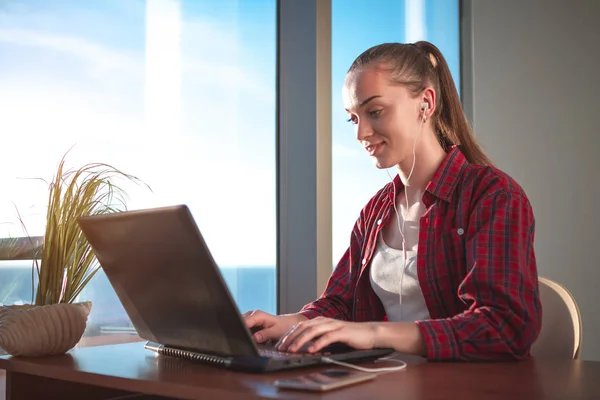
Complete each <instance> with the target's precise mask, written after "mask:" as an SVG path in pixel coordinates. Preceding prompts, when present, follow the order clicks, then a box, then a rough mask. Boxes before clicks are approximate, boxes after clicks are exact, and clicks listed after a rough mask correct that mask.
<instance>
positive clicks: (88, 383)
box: [0, 342, 600, 400]
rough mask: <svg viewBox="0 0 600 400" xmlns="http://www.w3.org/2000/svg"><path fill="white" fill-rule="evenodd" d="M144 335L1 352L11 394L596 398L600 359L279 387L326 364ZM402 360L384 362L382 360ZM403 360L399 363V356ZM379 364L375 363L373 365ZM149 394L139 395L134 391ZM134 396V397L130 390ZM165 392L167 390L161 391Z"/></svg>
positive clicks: (450, 368)
mask: <svg viewBox="0 0 600 400" xmlns="http://www.w3.org/2000/svg"><path fill="white" fill-rule="evenodd" d="M143 345H144V343H141V342H138V343H128V344H117V345H107V346H97V347H86V348H76V349H73V350H72V351H70V352H69V353H68V354H65V355H62V356H54V357H46V358H31V359H27V358H18V357H10V356H2V357H0V369H4V370H6V391H7V393H6V399H7V400H18V399H38V398H39V399H55V398H56V399H67V400H68V399H83V398H85V399H91V400H95V399H115V398H119V396H121V398H128V399H157V398H161V399H162V398H177V399H211V400H212V399H220V398H226V399H249V398H275V399H292V398H293V399H316V398H319V399H341V400H351V399H378V400H379V399H394V400H399V399H411V400H418V399H461V400H469V399H502V400H505V399H509V400H516V399H528V400H531V399H561V400H563V399H592V398H600V362H590V361H571V360H568V361H550V360H548V361H542V360H535V361H534V360H531V361H527V362H520V363H516V362H509V363H427V362H425V361H424V360H423V359H421V358H415V357H408V356H407V357H401V358H403V359H404V360H406V361H407V362H408V367H407V368H406V369H405V370H403V371H398V372H390V373H382V374H380V375H378V376H377V378H376V379H375V380H374V381H371V382H368V383H362V384H358V385H356V386H350V387H346V388H343V389H338V390H336V391H332V392H328V393H325V394H322V395H320V394H312V393H307V392H297V391H289V390H287V391H286V390H278V389H277V388H275V387H274V386H273V384H272V383H273V381H274V380H275V379H277V378H279V377H285V376H294V375H297V374H302V373H306V372H310V371H315V370H319V369H322V368H326V367H317V368H306V369H302V370H293V371H286V372H279V373H274V374H247V373H239V372H231V371H227V370H223V369H220V368H216V367H208V366H203V365H199V364H195V363H193V362H191V361H186V360H179V359H174V358H169V357H162V356H156V355H154V354H153V353H151V352H149V351H147V350H145V349H144V347H143ZM384 365H394V364H391V363H389V364H388V363H378V364H376V365H375V366H384ZM396 365H397V364H396ZM371 366H373V365H371ZM141 393H143V394H146V395H136V396H134V397H130V396H131V395H133V394H141ZM123 396H129V397H123ZM154 396H164V397H154Z"/></svg>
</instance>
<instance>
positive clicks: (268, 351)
mask: <svg viewBox="0 0 600 400" xmlns="http://www.w3.org/2000/svg"><path fill="white" fill-rule="evenodd" d="M258 353H259V354H260V355H261V356H263V357H269V358H299V357H311V356H320V355H322V353H307V352H298V353H291V352H286V351H279V350H275V349H274V348H273V347H271V346H269V345H262V346H259V347H258Z"/></svg>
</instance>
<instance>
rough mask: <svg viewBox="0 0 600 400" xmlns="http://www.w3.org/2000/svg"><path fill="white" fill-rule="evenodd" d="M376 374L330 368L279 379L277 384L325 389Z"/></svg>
mask: <svg viewBox="0 0 600 400" xmlns="http://www.w3.org/2000/svg"><path fill="white" fill-rule="evenodd" d="M374 378H375V374H370V373H365V372H356V371H349V370H343V369H328V370H324V371H319V372H313V373H310V374H304V375H300V376H297V377H293V378H287V379H279V380H277V381H275V385H276V386H277V387H280V388H287V389H299V390H313V391H325V390H331V389H336V388H340V387H343V386H348V385H352V384H355V383H359V382H365V381H369V380H371V379H374Z"/></svg>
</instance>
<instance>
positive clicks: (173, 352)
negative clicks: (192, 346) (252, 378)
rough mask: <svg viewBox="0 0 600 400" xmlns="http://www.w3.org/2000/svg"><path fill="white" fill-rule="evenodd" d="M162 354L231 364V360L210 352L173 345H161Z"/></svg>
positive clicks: (205, 361)
mask: <svg viewBox="0 0 600 400" xmlns="http://www.w3.org/2000/svg"><path fill="white" fill-rule="evenodd" d="M158 352H159V353H160V354H162V355H165V356H170V357H177V358H184V359H187V360H191V361H199V362H203V363H209V364H218V365H229V364H231V360H229V359H227V358H223V357H219V356H214V355H210V354H200V353H195V352H193V351H187V350H181V349H174V348H172V347H165V346H161V347H160V349H159V351H158Z"/></svg>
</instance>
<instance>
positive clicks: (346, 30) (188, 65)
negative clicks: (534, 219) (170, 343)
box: [0, 0, 459, 266]
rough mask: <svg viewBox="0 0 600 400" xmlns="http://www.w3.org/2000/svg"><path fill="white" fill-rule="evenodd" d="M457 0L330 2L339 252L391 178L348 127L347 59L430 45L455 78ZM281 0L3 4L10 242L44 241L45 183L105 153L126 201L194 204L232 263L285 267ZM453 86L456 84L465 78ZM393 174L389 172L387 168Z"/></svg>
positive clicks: (0, 70)
mask: <svg viewBox="0 0 600 400" xmlns="http://www.w3.org/2000/svg"><path fill="white" fill-rule="evenodd" d="M457 3H458V2H457V1H454V0H406V1H401V0H400V1H398V0H368V1H367V0H332V18H333V19H332V32H333V33H332V48H333V53H332V84H333V98H332V106H333V130H332V140H333V258H334V260H332V262H334V263H335V262H336V261H337V258H338V257H339V256H341V254H342V252H343V251H344V250H345V248H346V246H347V244H348V238H349V235H350V229H351V227H352V225H353V223H354V221H355V219H356V217H357V216H358V213H359V211H360V209H361V208H362V207H363V206H364V204H365V203H366V201H367V200H368V199H369V198H370V197H371V196H372V195H373V194H374V193H375V191H376V190H378V189H379V188H380V187H381V186H382V185H384V184H385V183H386V182H387V181H388V180H389V177H388V175H387V174H386V173H385V171H380V170H377V169H376V168H375V167H374V166H373V163H372V161H371V160H370V159H369V157H368V156H367V155H366V154H363V150H362V148H361V147H360V145H359V143H358V142H357V141H356V139H355V136H354V129H353V127H352V126H351V125H349V124H348V123H346V119H347V117H346V115H345V113H344V111H343V107H342V104H341V85H342V82H343V77H344V74H345V72H346V70H347V68H348V67H349V65H350V64H351V62H352V60H353V59H354V58H355V57H356V56H357V55H358V54H359V53H360V52H362V51H363V50H365V49H366V48H368V47H370V46H371V45H374V44H377V43H380V42H384V41H405V40H408V41H415V40H419V39H427V40H430V41H432V42H434V43H435V44H436V45H438V46H439V47H440V48H441V50H442V52H443V53H444V54H445V56H446V57H447V59H448V62H449V63H450V65H451V67H452V72H453V74H454V76H455V79H457V78H458V57H459V53H458V44H459V36H458V4H457ZM275 12H276V9H275V0H253V1H246V0H147V1H144V0H86V1H85V2H82V1H79V0H53V1H52V2H49V1H45V0H11V1H6V0H0V132H2V135H3V136H2V137H3V138H4V146H3V151H2V157H0V185H2V188H3V190H2V191H1V193H0V237H6V236H22V235H23V230H22V228H21V227H20V225H19V223H18V222H17V219H16V210H15V206H16V207H17V208H18V210H19V212H20V213H21V215H22V216H23V217H24V220H25V223H26V225H27V227H28V232H29V234H32V235H42V234H43V229H44V216H45V208H44V207H45V204H46V200H47V186H46V185H45V184H44V183H43V182H42V181H40V180H32V179H26V178H43V179H46V180H50V179H51V178H52V174H53V172H54V169H55V167H56V165H57V164H58V161H59V160H60V158H61V157H62V156H63V154H64V153H66V152H67V151H68V150H69V149H71V150H70V152H69V154H68V156H67V165H68V166H70V167H77V166H81V165H83V164H85V163H89V162H105V163H109V164H112V165H114V166H115V167H117V168H119V169H122V170H124V171H125V172H127V173H131V174H133V175H136V176H137V177H139V178H140V179H142V180H143V181H144V182H145V183H147V184H148V185H150V187H151V188H152V191H151V192H150V191H148V190H147V189H145V188H144V187H142V186H132V185H128V184H124V187H125V188H126V190H127V191H128V194H129V202H128V205H129V208H133V209H135V208H144V207H154V206H162V205H171V204H179V203H185V204H188V206H189V207H190V209H191V210H192V213H193V214H194V217H195V218H196V221H197V223H198V225H199V227H200V230H201V231H202V232H203V234H204V235H205V237H206V240H207V242H208V245H209V247H210V248H211V250H212V252H213V255H214V256H215V259H216V260H217V263H219V265H221V266H252V265H274V264H275V259H276V231H275V229H276V226H275V217H276V214H275V211H276V209H275V189H276V187H275V177H276V175H275V83H276V82H275V62H276V42H275V39H276V37H275V32H276V20H275V17H276V15H275ZM457 84H458V81H457ZM390 174H392V175H393V174H394V171H390Z"/></svg>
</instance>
